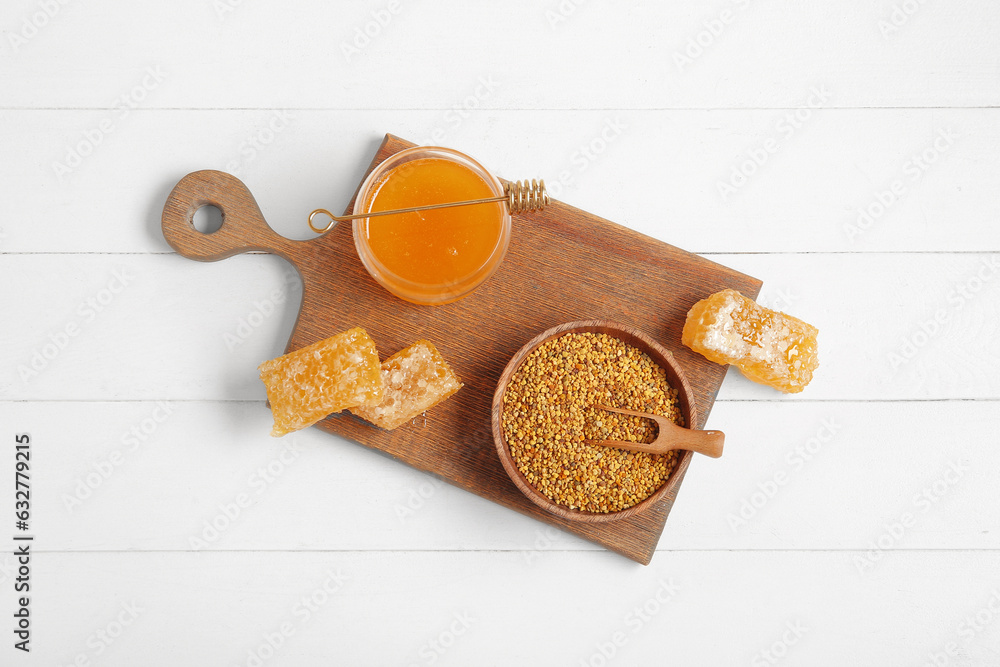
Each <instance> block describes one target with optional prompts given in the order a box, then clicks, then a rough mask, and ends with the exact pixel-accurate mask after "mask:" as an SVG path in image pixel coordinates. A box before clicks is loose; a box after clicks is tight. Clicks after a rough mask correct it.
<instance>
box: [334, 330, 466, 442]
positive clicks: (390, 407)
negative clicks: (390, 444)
mask: <svg viewBox="0 0 1000 667" xmlns="http://www.w3.org/2000/svg"><path fill="white" fill-rule="evenodd" d="M382 381H383V382H384V384H385V398H384V399H383V400H382V402H381V403H380V404H379V405H376V406H360V407H356V408H351V412H353V413H354V414H356V415H357V416H359V417H361V418H362V419H365V420H367V421H370V422H371V423H373V424H375V425H376V426H380V427H382V428H384V429H387V430H390V431H391V430H392V429H394V428H396V427H397V426H400V425H401V424H405V423H406V422H408V421H410V420H411V419H413V418H414V417H416V416H417V415H419V414H420V413H421V412H424V411H426V410H430V409H431V408H433V407H434V406H435V405H437V404H438V403H440V402H441V401H443V400H444V399H446V398H448V397H449V396H451V395H452V394H454V393H455V392H456V391H458V390H459V389H460V388H461V387H462V383H461V382H460V381H459V379H458V376H457V375H455V372H454V371H453V370H451V367H450V366H449V365H448V362H446V361H445V360H444V357H442V356H441V353H440V352H438V351H437V348H436V347H434V344H433V343H431V342H429V341H426V340H418V341H417V342H416V343H414V344H413V345H411V346H409V347H408V348H405V349H403V350H400V351H399V352H397V353H396V354H394V355H392V356H391V357H389V358H388V359H386V360H385V362H384V363H383V364H382Z"/></svg>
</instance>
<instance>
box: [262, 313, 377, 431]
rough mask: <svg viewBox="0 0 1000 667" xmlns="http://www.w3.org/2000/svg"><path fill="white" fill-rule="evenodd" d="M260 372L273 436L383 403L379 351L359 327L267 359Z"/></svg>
mask: <svg viewBox="0 0 1000 667" xmlns="http://www.w3.org/2000/svg"><path fill="white" fill-rule="evenodd" d="M258 370H259V371H260V379H261V380H263V381H264V385H265V386H266V387H267V400H268V401H270V403H271V412H272V414H273V416H274V428H273V429H272V430H271V435H273V436H281V435H285V434H286V433H290V432H292V431H297V430H299V429H301V428H305V427H306V426H312V425H313V424H315V423H316V422H318V421H319V420H321V419H323V418H324V417H326V416H327V415H328V414H330V413H331V412H340V411H341V410H343V409H345V408H353V407H355V406H358V405H378V404H379V403H380V402H382V396H383V387H382V377H381V373H380V368H379V362H378V351H377V350H376V349H375V342H374V341H373V340H372V339H371V338H370V337H369V336H368V333H367V332H366V331H365V330H364V329H362V328H360V327H355V328H354V329H349V330H348V331H345V332H343V333H339V334H337V335H336V336H331V337H330V338H326V339H324V340H321V341H319V342H318V343H314V344H312V345H309V346H307V347H303V348H301V349H298V350H295V351H294V352H289V353H288V354H286V355H284V356H281V357H278V358H277V359H272V360H270V361H265V362H264V363H262V364H261V365H260V366H259V368H258Z"/></svg>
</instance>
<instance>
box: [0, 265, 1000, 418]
mask: <svg viewBox="0 0 1000 667" xmlns="http://www.w3.org/2000/svg"><path fill="white" fill-rule="evenodd" d="M711 258H712V259H713V260H715V261H717V262H720V263H722V264H726V265H729V266H732V267H734V268H736V269H739V270H741V271H744V272H746V273H749V274H750V275H754V276H757V277H759V278H761V279H763V280H764V283H765V290H764V292H763V296H762V301H763V302H765V303H770V304H772V305H775V306H778V307H781V308H785V309H786V310H789V311H790V312H794V313H796V314H797V315H799V316H801V317H802V318H803V319H805V320H807V321H810V322H813V323H815V324H816V326H818V327H819V328H820V331H821V334H820V336H821V341H822V348H821V349H822V352H821V363H822V364H823V365H822V366H821V368H820V370H819V371H818V372H817V374H816V378H815V380H814V381H813V384H812V385H810V387H809V391H808V392H804V393H802V394H798V395H793V396H783V395H780V394H776V392H774V391H772V390H770V389H768V388H766V387H762V386H759V385H755V384H753V383H751V382H749V381H747V380H745V379H744V378H743V377H742V376H741V375H740V374H739V373H738V372H735V371H732V372H731V375H730V378H729V380H728V381H727V382H726V383H725V384H724V385H723V387H722V390H721V391H720V393H719V396H720V397H721V398H723V399H752V400H768V401H798V400H818V399H822V400H845V399H869V400H875V399H955V398H958V399H998V398H1000V355H998V354H997V351H996V350H997V348H996V346H995V345H993V343H995V342H996V341H997V335H998V329H997V317H998V309H1000V298H998V295H1000V254H996V253H958V254H953V253H944V254H941V253H929V254H923V253H906V254H871V253H868V254H858V253H846V254H779V255H767V254H748V255H725V254H720V255H712V256H711ZM5 264H6V266H7V267H8V269H9V271H10V277H9V279H8V281H7V283H8V285H9V287H10V289H8V290H7V291H5V292H3V293H0V308H4V309H8V310H13V309H15V308H16V309H17V312H18V313H20V317H19V318H10V319H6V320H4V321H2V322H0V334H2V335H3V336H4V339H5V340H8V341H10V342H11V345H10V347H8V348H6V349H3V350H2V351H0V359H2V360H3V363H2V365H0V397H2V398H6V399H32V400H40V399H69V400H80V399H84V400H86V399H97V400H121V399H128V400H134V399H205V400H231V399H241V400H242V399H263V398H264V388H263V385H262V384H261V383H260V380H259V378H258V376H257V371H256V368H257V365H258V364H260V363H261V362H262V361H264V360H266V359H270V358H272V357H274V356H277V355H278V354H280V353H281V352H282V351H283V350H284V346H285V343H286V342H287V340H288V336H289V334H290V333H291V327H292V324H293V323H294V319H295V313H296V308H297V306H298V303H299V300H300V299H301V286H300V284H299V282H298V278H297V277H295V276H294V274H293V273H292V272H291V270H290V269H289V268H288V266H287V264H286V263H285V262H284V261H283V260H280V259H278V258H276V257H273V256H268V255H249V256H239V257H234V258H230V259H227V260H223V261H221V262H216V263H197V262H191V261H189V260H187V259H184V258H181V257H179V256H177V255H173V254H168V255H113V256H107V255H103V254H68V255H50V254H47V255H35V254H30V255H9V256H7V257H5ZM115 290H118V292H115ZM137 313H141V316H137ZM586 315H587V314H586V313H583V314H581V316H586ZM330 326H331V331H330V333H331V335H332V334H333V333H336V331H339V330H341V329H342V328H343V327H342V326H341V324H340V323H331V325H330ZM337 327H340V328H337ZM74 331H75V332H76V334H75V335H73V332H74ZM412 333H413V336H414V337H417V338H419V336H421V335H423V334H422V332H420V331H414V332H412ZM651 333H653V334H656V333H657V332H651ZM376 342H378V341H376ZM95 362H99V363H95ZM455 364H456V368H457V370H458V372H461V371H462V360H461V359H456V360H455Z"/></svg>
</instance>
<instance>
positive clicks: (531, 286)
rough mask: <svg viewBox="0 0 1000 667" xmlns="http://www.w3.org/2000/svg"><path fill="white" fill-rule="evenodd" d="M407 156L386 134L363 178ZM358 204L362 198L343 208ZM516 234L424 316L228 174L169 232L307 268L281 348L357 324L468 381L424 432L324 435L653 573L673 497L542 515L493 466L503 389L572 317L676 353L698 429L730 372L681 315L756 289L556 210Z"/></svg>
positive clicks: (203, 247)
mask: <svg viewBox="0 0 1000 667" xmlns="http://www.w3.org/2000/svg"><path fill="white" fill-rule="evenodd" d="M412 145H413V144H410V143H409V142H407V141H404V140H402V139H400V138H399V137H395V136H393V135H386V137H385V140H384V141H383V142H382V145H381V147H380V148H379V150H378V152H377V153H376V154H375V157H374V159H373V160H372V163H371V165H370V166H369V168H368V170H369V171H371V169H373V168H374V167H375V166H376V165H377V164H379V163H380V162H382V160H384V159H385V158H387V157H388V156H390V155H392V154H394V153H396V152H398V151H401V150H403V149H404V148H409V147H410V146H412ZM366 174H367V172H366ZM356 194H357V193H355V195H356ZM206 204H212V205H214V206H216V207H218V208H219V209H220V210H221V211H222V214H223V222H222V227H221V228H220V229H219V230H218V231H216V232H214V233H211V234H203V233H201V232H199V231H197V230H196V229H195V228H194V226H193V224H192V218H193V216H194V212H195V211H196V210H197V209H198V208H200V207H201V206H204V205H206ZM352 206H353V200H352V203H351V204H350V205H348V210H351V208H352ZM302 224H303V225H305V220H303V221H302ZM513 224H514V229H513V238H512V240H511V243H510V249H509V251H508V254H507V257H506V259H505V260H504V263H503V265H502V266H501V267H500V270H499V271H498V272H497V273H496V274H495V275H494V276H493V277H492V278H490V279H489V280H488V281H487V282H486V283H485V284H483V285H482V286H481V287H479V289H477V290H476V291H475V292H473V294H472V295H471V296H469V297H466V298H465V299H462V300H460V301H458V302H456V303H452V304H448V305H444V306H417V305H413V304H410V303H408V302H405V301H402V300H400V299H398V298H396V297H394V296H392V295H391V294H389V293H388V292H387V291H385V290H384V289H383V288H382V287H380V286H379V285H378V284H377V283H376V282H375V281H374V280H373V279H372V278H371V277H370V276H369V275H368V273H367V272H366V271H365V269H364V267H363V266H362V265H361V261H360V260H359V259H358V256H357V254H356V252H355V249H354V238H353V235H352V232H351V225H350V224H343V223H342V224H339V225H337V226H336V227H334V228H333V229H332V230H330V231H329V232H327V233H326V234H324V235H323V236H320V237H318V238H316V239H313V240H309V241H292V240H289V239H286V238H284V237H282V236H279V235H278V234H277V233H276V232H274V230H272V229H271V228H270V227H269V226H268V225H267V223H266V222H265V221H264V217H263V216H262V214H261V212H260V209H259V208H258V206H257V202H256V201H254V198H253V196H252V195H251V194H250V192H249V191H248V190H247V188H246V186H244V185H243V183H242V182H241V181H239V180H238V179H237V178H235V177H234V176H230V175H229V174H225V173H222V172H218V171H199V172H195V173H193V174H189V175H188V176H185V177H184V178H183V179H181V181H180V182H179V183H178V184H177V186H176V187H175V188H174V190H173V192H171V193H170V197H169V198H168V199H167V203H166V205H165V206H164V208H163V235H164V237H166V239H167V242H168V243H170V245H171V246H172V247H173V248H174V249H175V250H176V251H177V252H178V253H180V254H181V255H183V256H185V257H189V258H191V259H196V260H199V261H208V262H211V261H215V260H219V259H223V258H225V257H230V256H232V255H235V254H239V253H243V252H249V251H264V252H270V253H274V254H276V255H279V256H281V257H284V258H285V259H287V260H288V261H289V262H291V264H292V265H293V266H294V267H295V268H296V269H297V270H298V272H299V275H300V276H301V277H302V284H303V289H302V307H301V309H300V311H299V318H298V321H297V322H296V323H295V328H294V330H293V331H292V336H291V338H290V340H289V341H288V346H287V348H286V350H288V351H290V350H294V349H298V348H300V347H303V346H305V345H309V344H311V343H315V342H316V341H318V340H321V339H323V338H326V337H328V336H331V335H333V334H335V333H338V332H340V331H343V330H345V329H348V328H350V327H354V326H361V327H364V328H365V329H367V330H368V332H369V334H371V336H372V338H373V339H374V340H375V343H376V344H377V346H378V349H379V352H380V353H381V355H382V357H383V358H385V357H387V356H389V355H390V354H392V353H394V352H396V351H397V350H399V349H401V348H403V347H406V346H407V345H409V344H410V343H412V342H414V341H416V340H417V339H420V338H427V339H428V340H431V341H433V342H434V343H435V344H436V345H437V346H438V348H439V349H440V350H441V353H442V354H443V355H444V357H445V358H446V359H447V360H448V361H449V362H450V363H451V364H452V366H453V367H454V368H455V371H456V372H457V373H458V374H459V376H460V377H461V378H462V380H463V381H464V383H465V387H463V388H462V389H461V390H460V391H459V392H458V393H457V394H455V395H454V396H452V397H451V398H450V399H448V400H447V401H446V402H445V403H443V404H441V405H439V406H437V407H436V408H434V409H433V410H431V411H430V412H428V413H427V416H426V421H425V420H423V419H418V420H416V422H417V423H414V424H409V425H405V426H401V427H399V428H398V429H396V430H395V431H382V430H380V429H377V428H375V427H373V426H371V425H369V424H368V423H367V422H364V421H362V420H360V419H358V418H356V417H354V416H352V415H350V414H349V413H347V412H344V413H342V414H340V415H333V416H331V417H328V418H327V419H325V420H324V421H322V422H320V423H319V424H317V427H319V428H321V429H324V430H327V431H330V432H331V433H336V434H337V435H340V436H343V437H345V438H349V439H351V440H354V441H355V442H358V443H360V444H362V445H365V446H367V447H372V448H375V449H379V450H382V451H384V452H387V453H388V454H390V455H392V456H393V457H395V458H397V459H399V460H401V461H403V462H405V463H408V464H410V465H412V466H414V467H416V468H419V469H421V470H425V471H427V472H430V473H433V474H435V475H437V476H439V477H441V478H442V479H444V480H446V481H448V482H451V483H452V484H455V485H456V486H459V487H461V488H463V489H466V490H468V491H471V492H473V493H475V494H478V495H480V496H482V497H484V498H487V499H489V500H492V501H493V502H496V503H499V504H501V505H504V506H506V507H509V508H511V509H514V510H517V511H518V512H521V513H522V514H527V515H529V516H532V517H535V518H536V519H538V520H540V521H544V522H546V523H549V524H552V525H554V526H558V527H560V528H562V529H564V530H567V531H569V532H571V533H574V534H576V535H579V536H581V537H583V538H585V539H587V540H591V541H593V542H596V543H598V544H600V545H603V546H605V547H607V548H608V549H611V550H612V551H616V552H618V553H620V554H623V555H624V556H627V557H628V558H631V559H632V560H635V561H637V562H639V563H642V564H644V565H645V564H648V563H649V561H650V559H651V558H652V557H653V552H654V551H655V549H656V544H657V542H658V541H659V538H660V533H661V532H662V531H663V526H664V523H665V522H666V520H667V515H668V514H669V512H670V508H671V506H672V505H673V503H674V497H675V496H674V495H668V496H666V497H664V499H663V500H662V501H661V502H660V503H659V504H658V505H656V506H655V507H652V508H651V509H650V510H649V511H647V512H644V513H642V514H640V515H639V516H635V517H631V518H629V519H623V520H620V521H612V522H606V523H576V522H572V521H567V520H565V519H561V518H560V517H557V516H554V515H550V514H549V513H547V512H545V511H544V510H542V509H540V508H539V507H537V506H536V505H534V504H533V503H531V502H530V501H529V500H528V499H527V498H525V497H524V495H522V494H521V492H520V491H518V489H517V487H515V486H514V483H513V482H511V480H510V478H509V477H508V476H507V474H506V473H505V472H504V469H503V467H502V466H501V464H500V460H499V458H498V457H497V452H496V448H495V447H494V444H493V438H492V435H491V430H490V406H491V401H492V397H493V392H494V388H495V387H496V383H497V380H498V379H499V378H500V374H501V373H502V372H503V369H504V366H505V365H506V364H507V362H508V361H509V360H510V358H511V357H512V356H513V355H514V353H515V352H517V350H518V349H519V348H520V347H521V346H522V345H523V344H524V343H525V342H527V341H528V340H529V339H531V338H532V337H533V336H535V335H536V334H538V333H540V332H541V331H543V330H545V329H548V328H549V327H552V326H555V325H557V324H560V323H563V322H568V321H571V320H585V319H606V320H613V321H616V322H620V323H622V324H626V325H630V326H633V327H636V328H638V329H641V330H642V331H644V332H645V333H646V334H648V335H650V336H651V337H653V338H654V339H655V340H657V341H659V342H660V343H661V344H662V345H664V346H665V347H666V348H668V349H669V350H671V351H672V352H673V353H674V355H675V357H676V359H677V361H678V362H679V363H680V365H681V366H682V367H683V368H684V370H685V372H686V374H687V378H688V380H689V381H690V383H691V386H692V387H693V388H694V392H695V397H696V402H697V407H698V414H699V415H701V423H698V424H696V426H697V427H698V428H701V427H703V426H704V420H705V419H707V417H708V414H709V412H710V411H711V409H712V404H713V403H714V401H715V395H716V393H717V392H718V390H719V386H720V385H721V384H722V379H723V377H724V376H725V374H726V367H724V366H720V365H718V364H713V363H711V362H709V361H707V360H706V359H704V358H703V357H701V356H699V355H697V354H694V353H693V352H691V351H690V350H688V349H687V348H685V347H683V346H682V345H681V344H680V339H681V328H682V327H683V325H684V318H685V315H686V314H687V311H688V309H689V308H690V307H691V306H692V305H693V304H694V303H695V302H696V301H698V300H699V299H702V298H704V297H706V296H708V295H709V294H711V293H713V292H717V291H719V290H721V289H725V288H727V287H731V288H733V289H736V290H739V291H740V292H742V293H743V294H745V295H747V296H749V297H754V298H755V297H756V296H757V294H758V292H759V291H760V286H761V282H760V281H759V280H757V279H755V278H751V277H750V276H747V275H744V274H742V273H739V272H737V271H734V270H732V269H729V268H726V267H724V266H721V265H719V264H716V263H714V262H711V261H709V260H707V259H704V258H702V257H698V256H696V255H692V254H691V253H688V252H685V251H683V250H680V249H678V248H675V247H673V246H670V245H667V244H666V243H662V242H660V241H657V240H656V239H653V238H650V237H648V236H644V235H642V234H639V233H637V232H635V231H632V230H630V229H628V228H625V227H622V226H620V225H617V224H615V223H613V222H609V221H607V220H604V219H601V218H598V217H596V216H594V215H591V214H590V213H587V212H586V211H581V210H579V209H576V208H573V207H572V206H568V205H566V204H563V203H561V202H557V201H553V202H552V203H551V204H550V205H549V206H548V207H547V208H546V209H545V210H544V211H542V212H540V213H533V214H528V215H523V216H515V217H514V221H513ZM678 224H682V223H680V222H679V223H678ZM716 426H720V427H722V428H724V426H725V425H716ZM690 461H691V455H690V454H688V455H686V456H685V457H684V459H683V461H682V464H681V466H680V467H679V469H678V471H677V473H676V474H679V475H681V476H682V477H683V475H684V473H685V472H686V470H687V466H688V464H689V463H690ZM698 465H711V462H701V461H699V462H698ZM678 488H679V486H678Z"/></svg>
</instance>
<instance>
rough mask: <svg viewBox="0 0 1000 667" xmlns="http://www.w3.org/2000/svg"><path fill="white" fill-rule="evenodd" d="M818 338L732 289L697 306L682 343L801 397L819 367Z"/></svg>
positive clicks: (815, 332)
mask: <svg viewBox="0 0 1000 667" xmlns="http://www.w3.org/2000/svg"><path fill="white" fill-rule="evenodd" d="M818 334H819V329H817V328H816V327H814V326H812V325H810V324H806V323H805V322H803V321H802V320H800V319H798V318H795V317H792V316H791V315H785V314H784V313H780V312H778V311H776V310H771V309H769V308H764V307H763V306H759V305H757V304H756V303H755V302H754V301H753V300H752V299H748V298H746V297H745V296H743V295H742V294H740V293H739V292H737V291H736V290H731V289H727V290H723V291H721V292H717V293H715V294H713V295H712V296H710V297H708V298H707V299H702V300H701V301H699V302H698V303H696V304H694V307H692V308H691V310H690V311H689V312H688V315H687V321H686V322H685V323H684V331H683V333H682V334H681V342H682V343H684V344H685V345H687V346H688V347H689V348H691V349H692V350H694V351H695V352H697V353H698V354H701V355H702V356H704V357H705V358H706V359H709V360H710V361H714V362H716V363H719V364H733V365H734V366H737V367H738V368H739V369H740V370H741V371H743V374H744V375H745V376H747V377H748V378H750V379H751V380H753V381H754V382H759V383H761V384H766V385H769V386H771V387H774V388H775V389H779V390H781V391H783V392H786V393H797V392H800V391H802V390H803V389H805V387H806V385H807V384H809V381H810V380H812V374H813V371H814V370H816V367H817V366H819V357H818V354H817V342H816V336H817V335H818Z"/></svg>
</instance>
